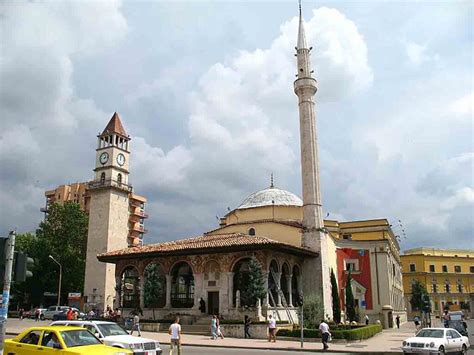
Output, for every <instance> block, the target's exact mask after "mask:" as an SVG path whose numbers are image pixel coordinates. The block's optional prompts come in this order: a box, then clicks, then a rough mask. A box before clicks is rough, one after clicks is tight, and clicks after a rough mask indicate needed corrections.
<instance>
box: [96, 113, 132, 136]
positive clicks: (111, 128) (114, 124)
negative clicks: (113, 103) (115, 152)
mask: <svg viewBox="0 0 474 355" xmlns="http://www.w3.org/2000/svg"><path fill="white" fill-rule="evenodd" d="M109 133H117V134H119V135H121V136H124V137H128V134H127V132H125V128H123V125H122V121H121V120H120V117H119V115H118V113H117V112H114V115H113V116H112V118H111V119H110V121H109V123H108V124H107V126H106V127H105V129H104V131H103V132H102V135H104V134H109Z"/></svg>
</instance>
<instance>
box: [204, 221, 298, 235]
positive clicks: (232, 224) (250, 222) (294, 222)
mask: <svg viewBox="0 0 474 355" xmlns="http://www.w3.org/2000/svg"><path fill="white" fill-rule="evenodd" d="M258 223H278V224H284V225H286V226H290V227H295V228H303V224H302V223H301V222H300V221H297V220H295V219H271V218H269V219H259V220H255V221H246V222H238V223H231V224H227V225H225V226H222V227H219V228H216V229H213V230H211V231H209V232H206V233H204V234H210V233H214V232H217V231H218V230H220V229H223V228H226V227H229V226H239V225H243V224H258Z"/></svg>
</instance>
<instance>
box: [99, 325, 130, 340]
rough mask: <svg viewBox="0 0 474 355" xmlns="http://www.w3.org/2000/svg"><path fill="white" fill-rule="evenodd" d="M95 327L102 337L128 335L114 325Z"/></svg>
mask: <svg viewBox="0 0 474 355" xmlns="http://www.w3.org/2000/svg"><path fill="white" fill-rule="evenodd" d="M97 327H99V330H100V332H101V333H102V334H103V335H104V337H108V336H110V335H128V333H127V332H126V331H125V330H124V329H123V328H122V327H120V326H119V325H118V324H115V323H104V324H97Z"/></svg>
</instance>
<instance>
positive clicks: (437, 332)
mask: <svg viewBox="0 0 474 355" xmlns="http://www.w3.org/2000/svg"><path fill="white" fill-rule="evenodd" d="M443 336H444V330H442V329H423V330H420V332H419V333H418V334H417V335H416V337H417V338H442V337H443Z"/></svg>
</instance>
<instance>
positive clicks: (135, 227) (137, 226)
mask: <svg viewBox="0 0 474 355" xmlns="http://www.w3.org/2000/svg"><path fill="white" fill-rule="evenodd" d="M130 231H134V232H139V233H148V230H147V229H145V227H144V226H142V225H140V224H138V223H134V224H133V225H132V227H131V228H130Z"/></svg>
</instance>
